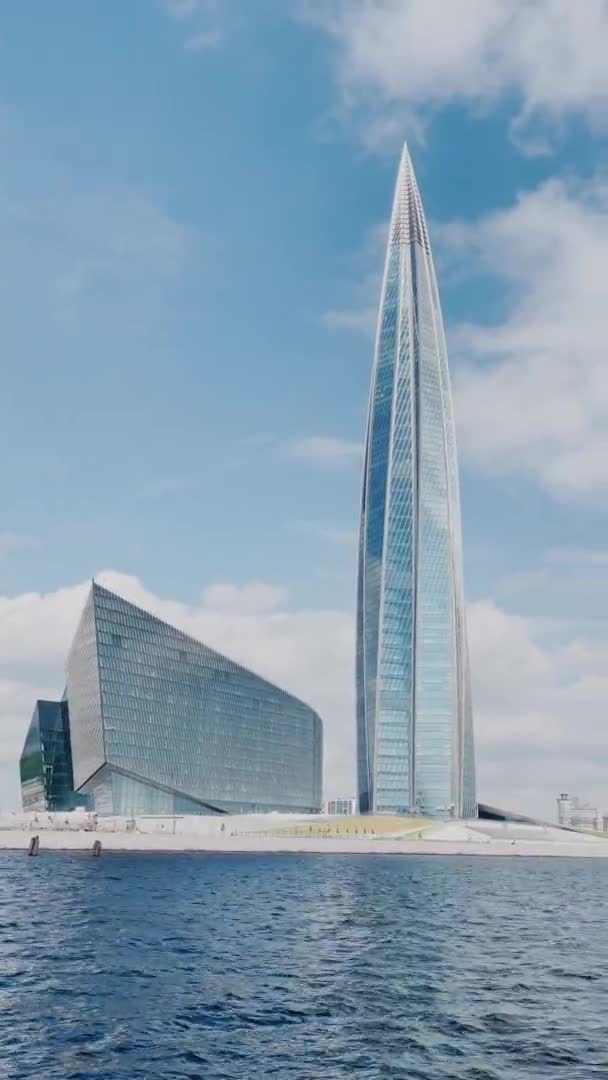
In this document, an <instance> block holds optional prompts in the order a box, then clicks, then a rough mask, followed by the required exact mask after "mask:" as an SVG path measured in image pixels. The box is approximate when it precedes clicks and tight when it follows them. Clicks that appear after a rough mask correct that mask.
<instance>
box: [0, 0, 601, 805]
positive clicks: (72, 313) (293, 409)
mask: <svg viewBox="0 0 608 1080" xmlns="http://www.w3.org/2000/svg"><path fill="white" fill-rule="evenodd" d="M422 7H424V8H425V11H426V14H425V11H422ZM432 8H433V4H432V3H431V4H429V5H422V6H421V5H418V6H416V5H415V4H412V3H411V2H410V0H375V2H374V0H369V2H365V0H351V2H350V3H349V4H345V3H343V2H342V0H335V2H334V0H327V3H325V4H316V3H314V2H306V0H302V2H298V0H295V2H293V3H287V2H279V0H247V2H245V0H243V2H240V0H215V2H214V0H164V2H162V0H159V2H155V0H141V2H140V3H137V4H124V3H120V2H118V0H109V2H104V3H102V2H101V0H99V2H97V3H95V2H93V3H89V4H82V3H81V0H56V3H55V4H53V5H37V7H36V13H35V19H33V18H32V5H31V4H21V5H16V4H13V5H7V6H6V7H5V9H3V10H2V12H0V57H1V63H0V133H1V137H2V145H3V164H2V170H1V175H0V229H1V230H2V234H3V238H4V242H3V244H2V248H1V254H0V318H1V320H2V328H3V334H2V337H3V356H4V364H3V371H4V378H3V399H4V403H5V407H4V410H3V423H2V424H1V425H0V443H1V451H2V453H1V457H0V460H1V461H2V463H3V464H2V468H1V476H2V488H3V493H4V497H3V500H2V510H1V517H2V521H1V523H0V594H1V595H2V597H3V598H4V599H3V601H2V604H4V607H2V606H1V605H0V616H1V613H2V611H4V639H6V640H7V641H9V645H10V647H9V648H8V649H7V650H5V653H6V659H5V663H4V665H3V666H2V669H1V671H0V675H1V677H2V678H3V679H4V684H3V685H4V691H1V692H0V706H1V704H2V702H4V725H5V726H4V730H5V732H6V736H5V742H4V751H3V752H0V769H1V768H3V767H4V768H5V769H6V774H5V775H6V776H7V778H8V777H9V775H10V777H13V773H14V754H15V747H17V746H18V743H19V742H20V739H21V734H22V729H23V728H24V726H25V724H26V723H27V714H28V713H29V711H30V706H29V704H27V702H28V700H29V696H32V697H34V696H36V694H38V693H42V692H49V693H51V692H55V693H56V692H60V690H61V689H62V687H61V685H60V684H61V679H62V673H61V659H60V656H59V646H57V648H56V650H55V646H54V645H53V648H50V649H48V650H46V651H45V647H44V643H43V642H41V643H37V644H36V645H35V646H34V645H32V644H31V642H32V640H33V635H34V633H35V631H34V630H33V629H32V621H33V622H35V623H37V624H38V625H44V626H45V627H46V631H45V632H46V634H47V637H48V635H50V636H51V637H54V638H56V639H57V640H58V641H60V644H61V649H63V648H64V638H63V637H62V633H63V634H64V637H65V638H66V640H67V639H69V632H71V629H72V628H73V622H74V619H75V617H76V614H77V607H78V603H80V600H81V592H80V591H79V589H80V586H81V583H83V582H84V581H85V580H86V579H87V578H90V577H91V576H92V575H93V574H96V573H99V572H100V571H104V570H105V571H110V572H111V573H114V575H122V577H120V579H119V578H118V577H116V579H115V580H116V581H118V580H120V581H121V582H122V583H123V587H124V588H125V589H126V590H127V591H128V590H129V589H131V592H132V593H133V595H137V596H140V594H141V596H143V593H142V592H141V590H143V589H144V588H145V590H147V592H146V596H147V597H148V602H149V603H150V604H151V605H152V606H153V605H154V604H155V603H156V604H157V605H159V604H160V605H162V604H165V605H167V604H168V605H171V604H174V605H175V604H180V605H182V608H181V609H180V610H182V614H183V617H184V618H185V619H186V620H187V618H194V619H196V618H198V617H199V615H200V612H201V611H202V612H203V613H204V612H206V611H207V609H208V608H209V596H210V595H211V597H212V603H211V607H212V608H214V603H215V601H213V596H216V598H217V594H214V593H213V591H211V593H209V590H213V589H214V588H215V587H216V586H218V585H226V586H229V587H230V588H231V589H232V590H233V593H230V597H231V599H230V600H229V603H228V608H227V609H226V606H225V599H226V597H225V594H222V596H223V600H222V601H221V604H220V607H221V608H222V610H223V611H224V614H225V616H226V618H227V619H229V620H230V619H232V620H235V619H236V620H237V621H236V622H234V621H233V622H228V623H226V624H225V625H224V629H223V630H222V632H221V633H222V634H224V637H222V638H221V640H222V644H223V645H224V646H225V647H226V649H227V651H232V653H233V654H239V655H241V656H242V658H243V659H245V660H248V661H250V662H253V661H254V660H255V661H256V662H257V666H258V667H260V668H263V669H264V670H267V671H268V672H269V673H270V674H273V675H274V676H275V677H277V678H280V679H281V678H282V680H283V681H284V682H286V683H287V684H289V685H291V686H293V688H294V689H296V690H297V691H298V692H301V693H303V694H305V696H307V697H308V698H310V699H312V700H313V701H315V703H316V701H317V688H318V686H320V685H322V686H323V690H322V692H321V694H320V699H319V701H320V707H322V709H323V711H324V713H325V714H327V713H329V714H331V715H326V725H327V727H328V731H329V755H328V770H329V773H330V776H329V787H330V788H331V787H333V788H334V789H335V788H340V789H341V788H343V787H345V786H352V784H351V782H350V773H349V769H350V767H351V764H350V763H351V755H352V713H351V698H352V695H351V686H350V680H351V656H350V654H351V646H350V644H349V642H350V635H351V630H352V610H353V604H354V589H355V546H354V535H355V530H356V525H357V513H358V500H359V487H360V452H359V447H360V443H361V440H362V437H363V429H364V419H365V408H366V398H367V391H368V380H369V374H370V369H371V349H372V343H371V324H372V319H371V317H370V314H373V309H374V307H375V305H376V303H377V293H378V282H379V275H380V271H381V264H382V243H383V234H382V226H383V223H384V222H385V221H386V218H387V216H388V212H389V208H390V201H391V195H392V187H393V184H394V178H395V171H396V164H397V159H398V153H399V148H400V143H401V141H402V139H403V138H407V139H408V141H409V142H410V147H411V152H412V156H413V158H414V163H415V167H416V170H417V175H418V182H419V186H420V188H421V192H422V197H423V200H424V204H425V210H426V215H427V218H428V221H429V225H430V231H431V241H432V243H433V247H434V252H435V258H436V263H437V269H438V275H439V283H440V288H441V294H442V301H443V307H444V317H445V320H446V328H447V335H448V347H449V350H450V355H451V366H452V373H453V379H454V388H455V400H456V412H457V423H458V434H459V443H460V448H461V476H462V498H463V518H464V534H465V574H466V590H467V598H468V600H469V601H470V603H471V606H472V611H471V615H470V634H471V638H472V653H473V661H474V663H475V658H476V651H477V656H478V664H477V666H478V674H477V677H476V679H477V687H476V698H477V700H478V701H479V707H478V730H479V733H480V734H479V739H480V760H481V764H480V769H481V770H482V781H481V790H482V794H486V795H489V794H490V793H493V792H494V790H495V789H496V787H497V786H498V789H499V790H498V794H499V795H500V797H501V798H504V799H506V798H510V799H511V801H514V802H515V803H517V804H518V805H519V806H522V808H526V807H529V808H532V809H535V810H536V811H537V812H540V810H542V811H544V812H545V813H552V806H551V800H552V798H553V788H554V786H555V785H558V786H559V787H562V788H564V789H567V788H569V787H572V786H576V785H578V787H579V788H581V790H580V792H579V793H580V794H581V795H583V796H586V795H589V796H590V797H592V798H594V799H595V800H597V801H602V800H603V801H604V803H605V804H606V805H608V791H604V787H603V785H604V783H605V782H604V781H603V779H602V777H600V775H599V773H594V772H593V767H594V766H593V761H596V760H597V757H598V754H599V753H600V752H603V751H604V749H605V746H604V741H603V740H604V736H603V733H602V730H601V725H602V723H603V720H602V718H603V716H604V715H605V705H606V694H608V686H607V685H606V680H605V674H604V672H605V671H606V665H605V660H606V659H608V654H607V652H606V639H607V637H608V633H607V628H606V621H605V616H604V611H605V602H606V600H607V599H608V596H607V592H608V590H607V589H606V585H605V581H604V579H605V576H606V566H608V546H607V545H606V527H607V524H608V515H607V513H606V510H605V503H606V492H607V491H608V466H607V465H606V460H607V455H606V454H605V451H606V450H608V445H607V444H608V440H607V439H606V435H605V431H606V430H607V428H606V424H607V423H608V377H607V376H606V368H605V346H604V341H605V340H606V338H605V336H602V335H603V333H604V332H605V331H606V330H608V305H606V303H605V299H604V298H603V296H602V293H603V292H604V291H605V288H606V285H605V283H606V281H608V256H607V255H606V250H607V245H606V243H605V241H607V240H608V187H607V176H608V172H607V166H608V139H607V137H606V129H605V127H603V126H602V125H603V123H604V115H605V106H606V104H607V103H608V75H607V74H606V72H605V70H604V69H605V63H604V57H605V55H606V47H607V46H608V6H607V5H606V3H605V2H604V0H589V3H588V4H587V5H586V6H585V7H584V10H583V12H580V11H578V10H570V8H571V5H568V4H567V3H561V0H522V2H521V3H519V4H514V5H510V6H509V5H507V6H506V7H505V5H504V4H502V3H501V2H500V0H487V2H486V3H484V4H480V3H479V0H462V4H461V10H460V12H459V18H458V19H456V17H455V15H454V14H453V13H452V14H447V13H445V9H442V10H443V12H444V17H445V22H446V26H445V34H444V35H443V36H442V39H441V41H440V42H439V43H438V42H437V41H436V40H435V38H436V34H435V33H434V30H433V23H434V19H435V18H436V16H437V14H438V12H437V11H435V12H433V11H432V10H431V9H432ZM507 9H509V10H508V11H507ZM452 23H453V25H452ZM575 271H576V273H575ZM605 309H606V310H605ZM113 580H114V579H113ZM129 582H130V584H129ZM252 582H254V583H263V585H264V587H265V588H266V593H264V594H263V595H264V597H265V599H263V600H262V601H260V599H259V595H258V594H257V593H256V594H255V597H257V599H255V600H254V601H252V600H251V597H252V595H254V594H252V593H251V592H247V586H248V585H249V584H250V583H252ZM125 583H126V584H125ZM138 590H140V591H139V592H138ZM206 590H207V592H206ZM238 597H240V598H241V600H240V601H239V600H238ZM62 598H64V599H62ZM65 598H67V599H65ZM150 598H152V599H150ZM161 598H162V599H161ZM235 598H237V599H235ZM64 602H65V604H66V605H67V608H66V611H67V610H68V609H69V612H70V614H69V615H68V614H65V618H64V616H63V615H61V616H60V615H58V614H57V615H56V618H57V619H59V622H60V624H61V626H62V627H64V630H62V631H61V632H59V631H57V634H54V633H53V630H52V620H51V621H50V623H49V625H47V621H46V619H47V616H44V617H43V618H42V619H41V612H42V611H43V610H45V611H47V613H48V611H50V610H51V609H52V610H53V611H55V612H58V611H59V607H60V605H61V604H62V603H64ZM45 604H46V608H45V607H44V605H45ZM252 604H253V609H252ZM222 605H223V606H222ZM258 608H260V610H258ZM26 609H27V612H29V614H28V615H27V618H26V616H25V615H23V620H24V621H23V622H20V621H19V620H17V622H14V619H15V612H16V611H18V612H21V613H23V612H25V611H26ZM61 610H62V611H63V608H62V609H61ZM163 610H165V608H163ZM171 610H173V609H171ZM214 610H215V609H214ZM188 612H189V613H190V614H189V615H188ZM269 612H271V613H272V614H269ZM184 613H185V614H184ZM257 615H259V617H260V619H261V620H262V622H261V623H260V626H259V627H258V629H259V632H260V637H259V640H260V641H265V640H266V639H265V638H264V633H265V629H268V620H269V619H270V618H273V619H275V620H279V624H277V625H282V626H283V628H284V631H285V634H286V641H287V644H285V642H283V645H282V648H283V649H284V650H285V651H286V653H289V654H290V655H291V653H293V651H295V649H296V648H301V649H303V650H304V652H305V658H306V663H304V664H303V665H301V669H300V668H298V670H297V671H295V669H292V667H290V662H291V661H289V660H288V659H286V660H285V667H284V668H282V667H281V666H280V664H278V661H277V644H276V638H275V637H274V636H273V637H272V640H269V642H268V643H267V646H268V652H267V653H264V652H263V650H262V651H261V652H259V655H258V651H255V649H254V652H253V653H252V652H251V648H253V646H251V648H250V646H249V645H248V644H246V642H248V641H249V636H248V634H249V631H250V630H251V628H252V623H251V620H252V619H255V617H256V616H257ZM201 617H205V616H204V615H203V616H201ZM19 618H21V616H19ZM241 618H246V619H247V620H249V621H248V622H247V632H246V633H245V631H244V630H243V626H242V624H241V623H240V622H239V621H238V620H239V619H241ZM28 619H29V620H30V621H28ZM302 619H304V620H306V619H309V620H311V624H314V627H315V629H314V631H312V638H313V639H314V640H315V642H316V644H313V645H310V646H309V644H308V643H307V644H306V645H303V644H302V641H301V639H300V637H299V636H298V635H299V632H300V631H299V630H298V631H297V633H295V631H294V633H295V637H293V639H292V638H290V637H289V635H290V634H291V633H292V630H293V627H294V626H296V625H297V626H298V627H300V626H301V621H302ZM315 619H317V622H316V623H315V622H314V620H315ZM62 620H63V621H62ZM264 620H266V621H264ZM280 620H283V622H282V623H280ZM324 620H325V621H324ZM335 620H338V621H337V622H336V621H335ZM58 625H59V624H58ZM189 625H190V624H189ZM196 625H197V626H198V623H197V624H196ZM272 625H273V627H275V629H276V626H275V623H273V624H272ZM203 630H204V631H205V632H206V633H208V634H213V633H216V634H217V633H218V632H219V631H218V630H217V627H215V624H214V625H213V626H212V625H211V624H209V625H208V624H207V623H204V624H203ZM68 631H69V632H68ZM324 634H325V635H327V652H328V655H329V656H331V655H333V654H332V651H331V650H332V649H333V648H338V653H337V654H336V656H335V664H334V671H335V677H334V681H333V683H332V675H331V670H330V671H325V669H324V670H323V673H322V674H321V673H320V672H319V669H318V667H316V666H315V665H316V664H317V662H318V657H317V651H318V642H319V641H320V640H323V641H324V640H325V638H324V637H323V635H324ZM273 635H274V630H273ZM342 635H343V636H342ZM0 636H2V625H1V622H0ZM220 636H221V634H220ZM17 637H19V642H20V644H19V647H18V646H17V645H16V644H15V642H16V638H17ZM251 637H252V640H255V634H253V635H252V636H251ZM4 639H3V640H4ZM337 639H339V640H340V642H341V643H342V642H344V644H340V646H339V647H337V646H336V640H337ZM289 642H291V645H289ZM307 642H308V639H307ZM488 649H490V650H493V651H491V655H489V654H488ZM20 650H21V651H20ZM290 650H291V652H290ZM277 665H278V666H277ZM296 666H297V665H296ZM330 668H331V665H330ZM528 670H529V673H530V675H529V677H530V683H528V682H526V679H525V677H524V676H523V675H522V672H528ZM474 677H475V676H474ZM543 680H544V681H543ZM513 684H517V685H518V694H514V686H513ZM54 686H56V689H55V690H53V687H54ZM0 690H1V688H0ZM581 713H582V714H584V716H585V717H587V719H588V722H589V725H590V728H589V739H590V740H591V741H590V746H592V747H593V751H592V752H591V751H590V752H589V754H588V755H587V756H588V757H589V759H590V760H589V761H588V760H587V757H585V756H584V755H583V757H582V758H581V759H580V761H578V763H577V764H575V765H571V764H570V763H569V759H570V758H571V750H572V746H573V745H575V744H577V739H576V737H575V736H576V732H575V731H574V728H573V727H572V717H573V715H574V714H578V715H580V714H581ZM0 723H2V713H1V712H0ZM598 740H599V741H598ZM345 747H346V748H347V749H346V750H345V749H344V748H345ZM528 753H530V754H532V755H533V754H537V757H535V758H534V760H535V761H537V762H539V763H543V764H542V768H543V769H544V768H545V763H546V762H547V761H549V760H550V762H552V764H550V765H547V766H546V779H543V777H540V776H539V769H540V765H539V766H538V767H537V768H535V769H532V768H531V770H530V775H528V776H526V777H525V778H524V779H521V778H520V777H516V776H515V772H516V771H517V769H518V765H517V763H518V762H519V761H520V759H521V757H522V755H523V756H525V755H526V754H528ZM344 755H345V760H346V761H347V765H346V766H345V767H344V768H343V769H342V771H340V768H338V766H335V763H336V762H339V761H340V760H341V759H342V758H343V757H344ZM505 755H507V757H508V756H509V755H512V758H513V762H514V766H513V770H512V772H511V774H510V776H511V779H509V778H508V777H507V778H505V776H504V770H502V768H501V767H500V763H501V762H502V761H504V760H505ZM2 761H4V762H5V765H4V766H3V765H2ZM332 763H333V764H332ZM334 766H335V769H334ZM11 770H12V772H11ZM541 771H542V770H541ZM3 775H4V774H3ZM543 775H544V774H543ZM7 785H9V786H10V785H13V786H12V787H11V792H13V794H14V791H15V790H16V789H14V778H13V779H10V780H8V779H7ZM583 788H584V790H583ZM7 790H8V788H7ZM11 797H12V796H11ZM0 803H1V800H0Z"/></svg>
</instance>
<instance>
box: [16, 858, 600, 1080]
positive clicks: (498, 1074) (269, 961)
mask: <svg viewBox="0 0 608 1080" xmlns="http://www.w3.org/2000/svg"><path fill="white" fill-rule="evenodd" d="M607 886H608V863H603V862H602V863H596V862H593V863H592V862H586V861H585V860H566V859H564V860H560V859H527V860H515V859H514V860H510V859H491V858H490V859H485V858H484V859H474V858H471V859H467V858H464V857H463V858H459V859H454V858H449V857H446V858H419V857H412V858H400V859H397V858H394V857H390V856H389V857H382V856H375V857H374V858H365V857H355V856H353V857H352V858H351V857H347V856H343V855H341V856H337V857H333V856H330V855H326V856H310V855H307V856H303V857H299V856H294V855H291V856H290V857H289V858H285V857H281V856H277V855H275V856H272V855H268V856H264V855H242V856H225V857H223V858H221V859H218V858H214V857H213V856H203V855H199V856H196V855H183V856H182V855H172V856H170V857H163V856H159V855H148V856H135V855H133V856H130V855H120V856H111V855H104V856H103V858H101V859H91V858H88V857H85V856H76V855H69V854H65V853H63V854H59V853H57V854H54V855H51V854H44V855H41V856H40V857H39V858H38V859H36V860H31V859H27V858H26V857H24V855H23V854H14V853H0V1077H2V1080H13V1078H14V1080H21V1078H28V1080H30V1078H32V1077H44V1078H45V1080H55V1078H57V1080H59V1078H62V1080H64V1078H68V1080H69V1078H71V1080H84V1078H93V1077H96V1078H98V1080H133V1078H138V1077H139V1078H145V1080H170V1078H175V1080H183V1078H186V1077H204V1078H205V1080H253V1078H255V1080H267V1078H268V1080H353V1078H354V1080H545V1078H546V1080H560V1078H563V1080H595V1078H602V1077H603V1078H604V1080H608V1051H607V1049H606V1046H607V1043H606V1038H605V1021H604V1017H605V1015H606V1012H607V1007H608V977H607V975H606V972H607V971H608V944H607V943H606V935H605V933H604V926H605V921H606V918H605V912H604V905H605V897H606V895H607V894H608V890H607Z"/></svg>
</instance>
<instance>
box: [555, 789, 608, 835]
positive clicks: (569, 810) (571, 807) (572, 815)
mask: <svg viewBox="0 0 608 1080" xmlns="http://www.w3.org/2000/svg"><path fill="white" fill-rule="evenodd" d="M557 820H558V822H559V824H560V825H564V826H565V827H567V828H571V829H586V830H587V831H592V832H599V831H600V830H601V828H602V824H603V823H602V824H600V823H601V822H602V817H601V814H600V812H599V810H598V808H597V806H591V805H590V804H589V803H581V801H580V799H579V798H578V796H577V795H568V794H567V793H566V792H562V793H561V795H560V796H559V797H558V800H557ZM604 820H608V819H604ZM604 831H606V829H604Z"/></svg>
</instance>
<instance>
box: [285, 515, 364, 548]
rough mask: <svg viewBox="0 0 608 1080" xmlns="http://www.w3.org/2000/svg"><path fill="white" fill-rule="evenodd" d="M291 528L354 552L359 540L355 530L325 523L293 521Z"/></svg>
mask: <svg viewBox="0 0 608 1080" xmlns="http://www.w3.org/2000/svg"><path fill="white" fill-rule="evenodd" d="M289 527H290V528H291V529H293V530H294V531H295V532H299V533H304V534H305V535H307V536H312V537H314V538H315V539H317V540H322V541H323V542H324V543H326V544H332V545H333V546H334V547H341V548H352V549H353V550H354V548H355V545H356V543H357V539H358V536H357V532H356V530H355V529H345V528H343V527H342V526H340V525H331V524H329V523H327V522H323V521H293V522H291V523H290V526H289Z"/></svg>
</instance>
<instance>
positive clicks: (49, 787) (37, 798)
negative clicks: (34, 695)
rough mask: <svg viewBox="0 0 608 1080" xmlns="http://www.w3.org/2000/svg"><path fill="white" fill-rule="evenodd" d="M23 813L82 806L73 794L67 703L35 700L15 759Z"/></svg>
mask: <svg viewBox="0 0 608 1080" xmlns="http://www.w3.org/2000/svg"><path fill="white" fill-rule="evenodd" d="M19 773H20V778H21V801H22V803H23V809H24V810H73V809H75V808H76V807H77V806H83V805H85V804H86V802H87V800H86V798H83V797H82V796H78V795H76V794H75V793H74V777H73V773H72V751H71V747H70V726H69V714H68V703H67V701H66V700H65V696H64V698H63V700H62V701H37V702H36V704H35V706H34V712H33V714H32V719H31V721H30V726H29V728H28V730H27V735H26V737H25V743H24V746H23V750H22V753H21V757H20V759H19Z"/></svg>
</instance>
